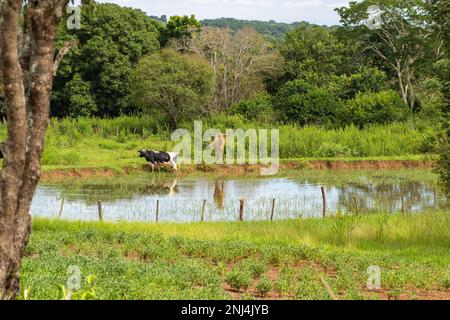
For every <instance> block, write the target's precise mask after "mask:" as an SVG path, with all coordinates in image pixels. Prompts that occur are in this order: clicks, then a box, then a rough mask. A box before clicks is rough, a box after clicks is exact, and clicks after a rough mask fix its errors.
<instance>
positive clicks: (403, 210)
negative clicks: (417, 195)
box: [402, 195, 405, 213]
mask: <svg viewBox="0 0 450 320" xmlns="http://www.w3.org/2000/svg"><path fill="white" fill-rule="evenodd" d="M402 213H405V197H404V196H403V195H402Z"/></svg>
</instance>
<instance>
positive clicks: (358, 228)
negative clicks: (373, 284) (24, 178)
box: [22, 212, 450, 299]
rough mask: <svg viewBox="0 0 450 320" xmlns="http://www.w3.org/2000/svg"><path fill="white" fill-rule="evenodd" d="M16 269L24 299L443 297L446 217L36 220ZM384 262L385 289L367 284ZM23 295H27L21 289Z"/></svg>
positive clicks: (448, 277)
mask: <svg viewBox="0 0 450 320" xmlns="http://www.w3.org/2000/svg"><path fill="white" fill-rule="evenodd" d="M33 229H34V230H33V234H32V237H31V240H30V244H29V247H28V249H27V253H26V259H25V261H24V264H23V267H22V275H23V278H22V281H23V285H22V287H23V289H25V290H26V293H25V296H26V297H27V298H29V299H44V298H45V299H47V298H50V299H58V298H61V297H62V296H63V295H64V293H65V292H66V294H67V291H66V290H65V288H63V287H61V285H62V286H65V285H66V281H67V277H68V276H70V275H72V273H69V275H68V273H67V272H68V267H69V266H71V265H72V266H78V267H79V268H80V271H81V274H82V283H83V290H82V291H80V292H75V293H74V295H73V297H72V298H74V299H79V298H96V299H230V298H232V299H255V298H257V299H259V298H264V297H269V298H273V299H330V297H331V294H330V293H329V290H328V291H327V290H326V289H325V286H324V285H323V282H322V281H321V278H322V280H324V282H325V283H327V284H328V285H329V286H330V287H331V289H332V291H333V293H334V294H335V295H336V296H337V297H338V298H339V299H387V298H392V299H396V298H400V299H417V298H439V299H445V298H446V299H448V298H450V289H449V288H450V270H449V268H448V265H449V264H450V255H449V253H448V248H449V247H450V235H449V232H448V230H450V215H449V214H448V212H435V213H425V214H423V215H385V214H373V215H367V216H347V217H335V218H328V219H326V220H316V219H309V220H292V221H280V222H273V223H271V222H251V223H214V224H160V225H152V224H130V223H104V224H98V223H88V222H67V221H56V220H41V219H35V220H34V222H33ZM372 265H376V266H379V267H380V268H381V271H382V273H381V275H382V278H381V285H382V289H381V290H378V291H376V292H371V291H368V290H367V289H366V288H365V284H366V282H367V277H368V275H367V268H368V267H369V266H372ZM22 297H24V295H23V296H22Z"/></svg>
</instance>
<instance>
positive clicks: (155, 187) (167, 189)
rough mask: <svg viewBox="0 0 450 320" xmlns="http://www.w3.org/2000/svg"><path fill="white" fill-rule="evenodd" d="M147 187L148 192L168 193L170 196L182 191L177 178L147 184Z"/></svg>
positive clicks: (146, 191)
mask: <svg viewBox="0 0 450 320" xmlns="http://www.w3.org/2000/svg"><path fill="white" fill-rule="evenodd" d="M145 189H146V190H145V193H146V194H158V195H168V196H170V197H173V196H175V195H176V194H177V193H179V192H180V190H179V188H178V180H177V179H174V180H170V181H158V182H154V183H152V184H148V185H146V186H145Z"/></svg>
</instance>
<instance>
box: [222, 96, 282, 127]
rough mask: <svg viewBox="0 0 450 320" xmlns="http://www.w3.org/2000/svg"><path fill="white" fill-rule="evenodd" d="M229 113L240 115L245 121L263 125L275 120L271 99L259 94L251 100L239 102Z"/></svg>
mask: <svg viewBox="0 0 450 320" xmlns="http://www.w3.org/2000/svg"><path fill="white" fill-rule="evenodd" d="M230 113H231V114H238V115H241V116H243V117H244V118H246V119H247V120H251V121H258V122H263V123H267V122H272V121H274V120H275V114H274V110H273V107H272V99H271V97H270V96H269V95H267V94H259V95H256V96H255V97H254V98H252V99H244V100H241V101H240V102H239V103H237V104H235V105H234V106H233V107H232V108H231V110H230Z"/></svg>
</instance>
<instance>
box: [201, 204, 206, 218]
mask: <svg viewBox="0 0 450 320" xmlns="http://www.w3.org/2000/svg"><path fill="white" fill-rule="evenodd" d="M205 207H206V199H205V200H203V206H202V216H201V218H200V221H201V222H203V221H205Z"/></svg>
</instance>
